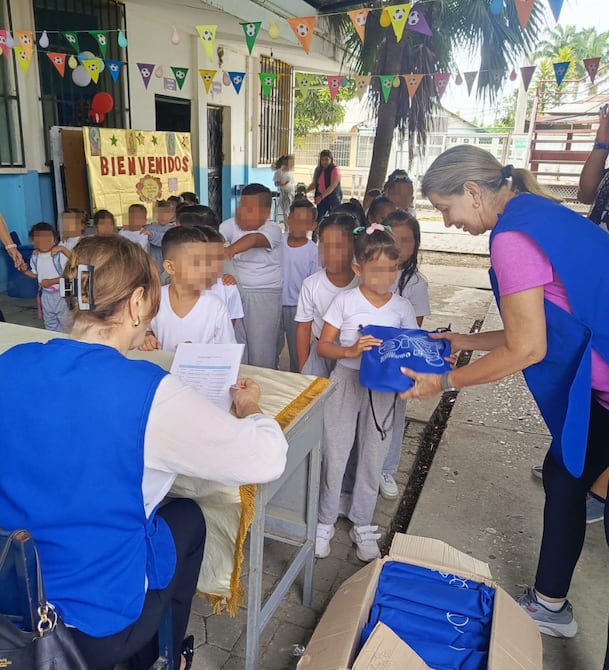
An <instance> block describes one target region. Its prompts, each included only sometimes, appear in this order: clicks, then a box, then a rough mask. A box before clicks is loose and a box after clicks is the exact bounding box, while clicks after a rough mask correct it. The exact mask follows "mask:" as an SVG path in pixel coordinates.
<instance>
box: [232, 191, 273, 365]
mask: <svg viewBox="0 0 609 670" xmlns="http://www.w3.org/2000/svg"><path fill="white" fill-rule="evenodd" d="M270 213H271V191H270V190H269V189H268V188H267V187H266V186H263V185H262V184H249V185H248V186H246V187H245V188H244V189H243V191H242V193H241V198H240V200H239V206H238V207H237V212H236V215H235V217H234V218H231V219H227V220H226V221H224V222H223V223H222V224H221V225H220V233H221V234H222V236H223V237H224V239H225V240H226V241H227V242H228V246H227V247H226V248H225V250H224V251H225V258H226V259H227V260H229V261H232V266H233V271H234V274H235V278H236V279H237V281H238V283H239V291H240V293H241V302H242V303H243V312H244V316H243V319H242V320H241V321H237V323H236V324H235V334H236V336H237V341H238V342H240V343H242V344H245V353H244V356H243V362H244V363H249V364H250V365H257V366H259V367H263V368H274V367H275V365H276V358H277V332H278V330H279V323H280V320H281V298H282V291H281V286H282V275H281V229H280V228H279V226H278V225H277V224H276V223H274V222H272V221H269V220H268V218H269V215H270Z"/></svg>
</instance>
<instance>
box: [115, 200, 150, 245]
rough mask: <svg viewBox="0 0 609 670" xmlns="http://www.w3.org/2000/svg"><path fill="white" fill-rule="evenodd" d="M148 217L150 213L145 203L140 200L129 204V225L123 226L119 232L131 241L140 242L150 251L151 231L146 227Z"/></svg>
mask: <svg viewBox="0 0 609 670" xmlns="http://www.w3.org/2000/svg"><path fill="white" fill-rule="evenodd" d="M147 217H148V213H147V212H146V207H145V206H144V205H142V204H141V203H139V202H137V203H134V204H133V205H129V218H128V219H127V225H126V226H123V227H122V228H121V230H120V231H119V233H118V234H119V235H121V236H122V237H126V238H127V239H128V240H130V241H131V242H135V243H136V244H139V245H140V247H142V249H143V250H144V251H145V252H146V253H148V252H149V251H150V232H149V231H148V230H146V228H145V227H144V226H145V225H146V220H147Z"/></svg>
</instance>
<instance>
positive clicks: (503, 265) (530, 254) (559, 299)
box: [491, 231, 609, 409]
mask: <svg viewBox="0 0 609 670" xmlns="http://www.w3.org/2000/svg"><path fill="white" fill-rule="evenodd" d="M491 265H492V266H493V270H494V271H495V274H496V275H497V283H498V284H499V295H511V294H512V293H518V292H519V291H526V290H527V289H530V288H536V287H537V286H543V295H544V298H546V299H547V300H549V301H550V302H552V303H554V304H555V305H558V307H561V308H562V309H564V310H565V311H567V312H569V313H571V306H570V304H569V299H568V297H567V293H566V291H565V287H564V286H563V283H562V282H561V281H560V278H559V277H558V275H557V274H556V273H555V272H554V268H553V267H552V265H551V263H550V260H549V259H548V257H547V256H546V255H545V254H544V253H543V251H542V250H541V248H540V247H539V245H538V244H537V243H536V242H534V241H533V240H532V239H531V238H530V237H529V236H528V235H526V234H525V233H519V232H512V231H508V232H505V233H498V234H497V235H496V236H495V238H494V239H493V245H492V247H491ZM592 388H593V390H594V391H595V393H594V396H595V398H596V399H597V400H598V402H599V403H600V404H601V405H602V406H603V407H605V408H606V409H609V363H607V362H606V361H605V360H604V359H603V358H602V357H601V356H600V355H599V354H597V353H596V351H594V349H593V350H592Z"/></svg>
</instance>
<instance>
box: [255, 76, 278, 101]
mask: <svg viewBox="0 0 609 670" xmlns="http://www.w3.org/2000/svg"><path fill="white" fill-rule="evenodd" d="M258 76H259V77H260V86H261V87H262V95H263V96H264V97H265V98H268V96H269V95H270V94H271V91H272V90H273V86H275V81H276V80H277V75H276V74H275V73H274V72H261V73H260V74H259V75H258Z"/></svg>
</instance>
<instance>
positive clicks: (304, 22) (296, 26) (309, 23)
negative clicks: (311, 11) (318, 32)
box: [288, 16, 315, 54]
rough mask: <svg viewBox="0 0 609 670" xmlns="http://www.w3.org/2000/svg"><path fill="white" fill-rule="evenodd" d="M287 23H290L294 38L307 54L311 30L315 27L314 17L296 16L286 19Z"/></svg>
mask: <svg viewBox="0 0 609 670" xmlns="http://www.w3.org/2000/svg"><path fill="white" fill-rule="evenodd" d="M288 23H289V24H290V28H291V29H292V30H293V31H294V35H296V39H297V40H298V41H299V42H300V44H301V46H302V48H303V49H304V50H305V52H306V53H307V54H308V53H309V51H310V49H311V40H312V39H313V30H314V29H315V17H314V16H297V17H296V18H293V19H288Z"/></svg>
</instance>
